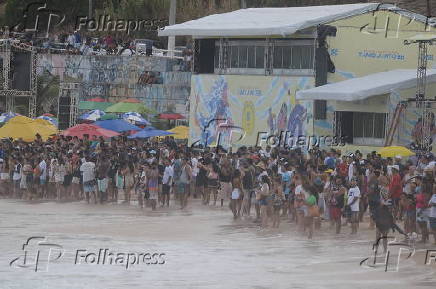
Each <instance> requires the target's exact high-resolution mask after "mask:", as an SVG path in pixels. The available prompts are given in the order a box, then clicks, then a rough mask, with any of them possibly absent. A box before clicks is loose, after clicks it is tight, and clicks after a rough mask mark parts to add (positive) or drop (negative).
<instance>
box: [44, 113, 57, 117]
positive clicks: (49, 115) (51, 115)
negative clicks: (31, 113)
mask: <svg viewBox="0 0 436 289" xmlns="http://www.w3.org/2000/svg"><path fill="white" fill-rule="evenodd" d="M42 116H48V117H55V116H54V114H51V113H44V114H43V115H42Z"/></svg>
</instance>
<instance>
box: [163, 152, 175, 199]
mask: <svg viewBox="0 0 436 289" xmlns="http://www.w3.org/2000/svg"><path fill="white" fill-rule="evenodd" d="M173 177H174V169H173V166H171V164H170V162H169V160H167V159H166V160H165V170H164V174H163V177H162V206H164V205H165V204H167V207H169V206H170V189H171V184H172V182H173Z"/></svg>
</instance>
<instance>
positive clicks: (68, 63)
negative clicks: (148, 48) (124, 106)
mask: <svg viewBox="0 0 436 289" xmlns="http://www.w3.org/2000/svg"><path fill="white" fill-rule="evenodd" d="M177 65H178V63H177V62H176V60H171V59H168V58H159V57H146V56H134V57H130V56H129V57H126V56H83V55H63V54H40V55H39V59H38V75H39V76H42V75H47V74H48V75H51V76H53V77H58V78H59V79H60V81H77V82H80V83H81V92H80V95H81V98H82V99H88V98H93V97H97V96H99V97H103V98H105V99H108V100H109V101H114V102H116V101H119V100H121V99H123V98H130V97H133V98H138V99H140V100H141V101H143V102H144V104H145V105H146V106H148V107H150V108H153V109H155V110H156V111H158V112H163V111H166V110H168V108H169V107H176V106H177V105H184V104H185V103H186V101H187V100H188V97H189V94H190V78H191V73H190V72H182V71H173V67H174V66H177ZM147 71H151V72H153V73H154V74H155V76H156V78H157V80H158V81H157V83H155V84H145V83H142V82H141V81H140V79H141V75H143V74H144V73H145V72H147Z"/></svg>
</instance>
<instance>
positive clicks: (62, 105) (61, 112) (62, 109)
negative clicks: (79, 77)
mask: <svg viewBox="0 0 436 289" xmlns="http://www.w3.org/2000/svg"><path fill="white" fill-rule="evenodd" d="M70 103H71V98H70V97H60V98H59V107H58V122H59V129H67V128H68V127H69V126H70V108H71V106H70Z"/></svg>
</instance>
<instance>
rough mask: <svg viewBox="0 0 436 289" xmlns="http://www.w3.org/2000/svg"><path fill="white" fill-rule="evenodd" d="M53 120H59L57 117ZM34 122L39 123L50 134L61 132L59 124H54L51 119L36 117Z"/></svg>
mask: <svg viewBox="0 0 436 289" xmlns="http://www.w3.org/2000/svg"><path fill="white" fill-rule="evenodd" d="M53 121H57V120H56V119H53ZM33 122H34V123H35V124H37V125H40V126H43V127H44V128H45V129H46V130H48V132H49V133H50V135H53V134H57V133H58V132H59V130H58V127H57V125H55V124H53V123H52V122H51V121H48V120H46V119H42V118H36V119H34V120H33Z"/></svg>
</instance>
